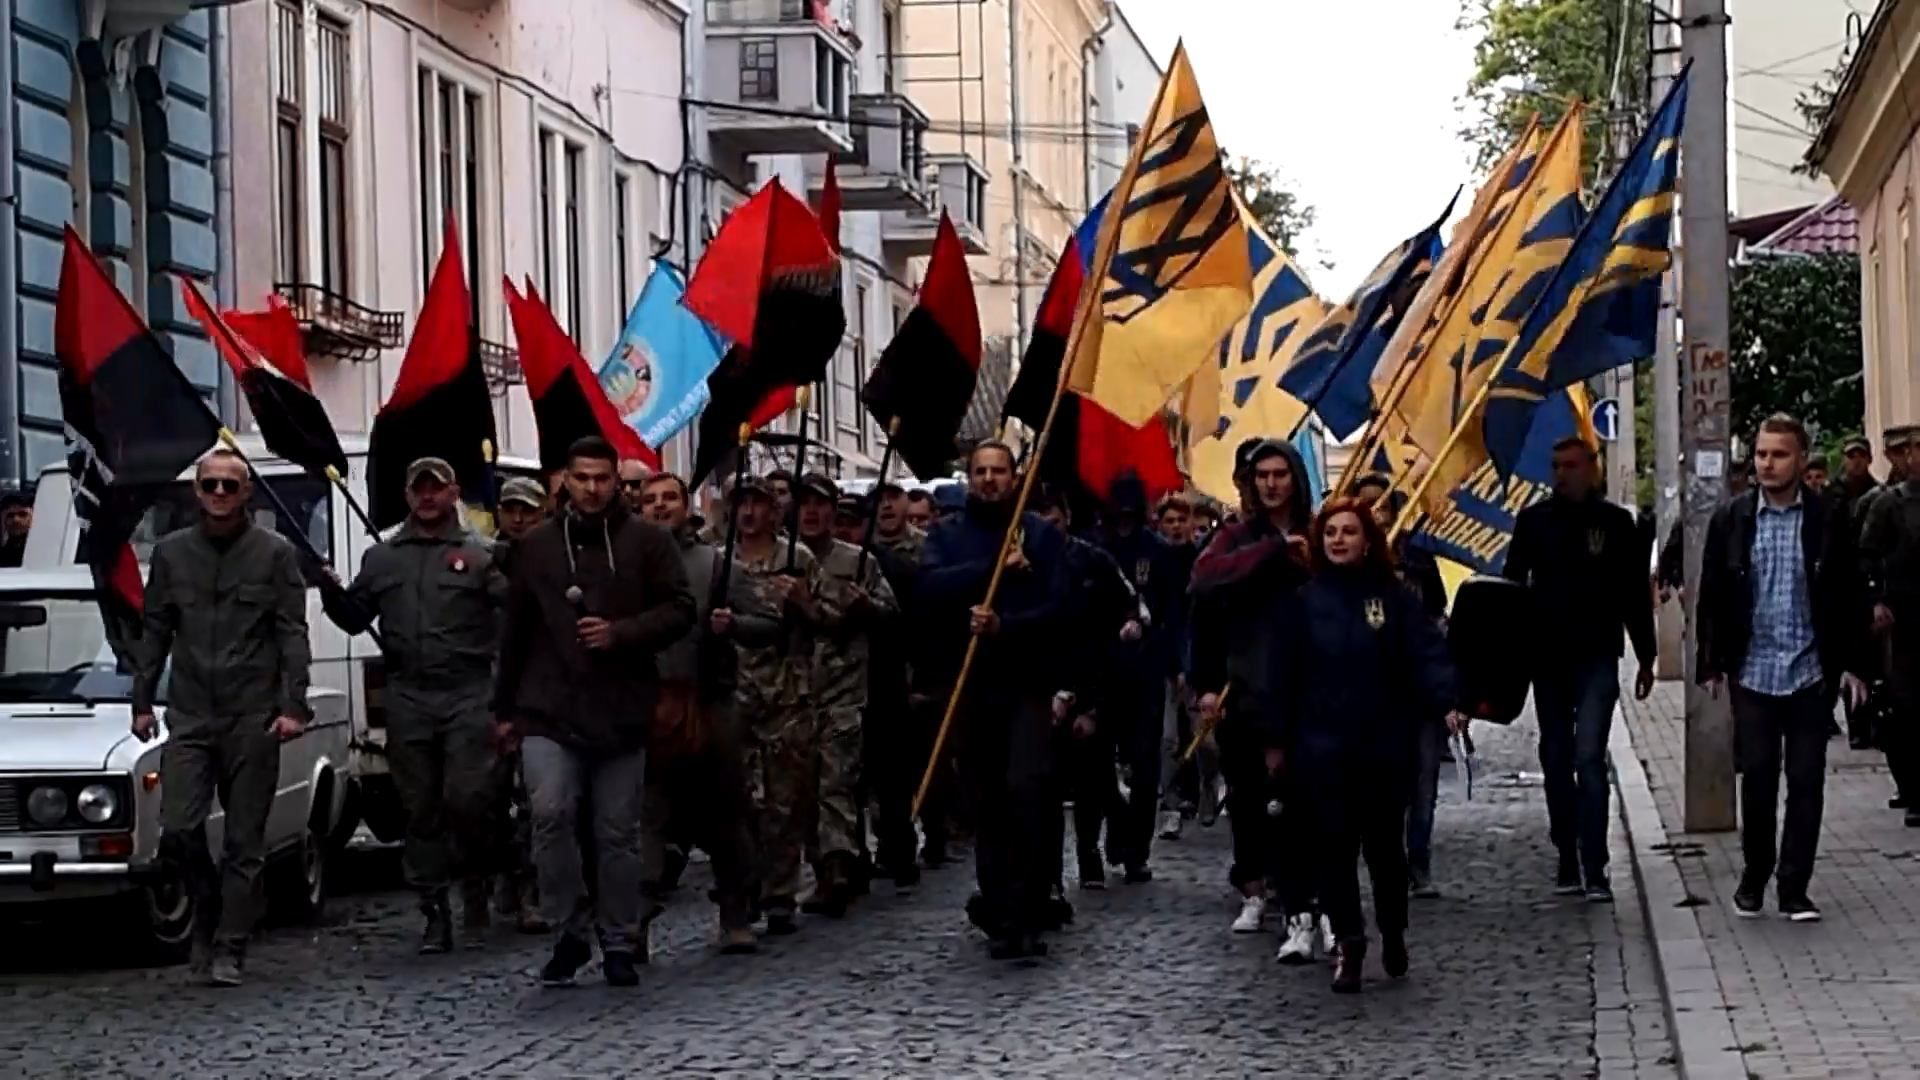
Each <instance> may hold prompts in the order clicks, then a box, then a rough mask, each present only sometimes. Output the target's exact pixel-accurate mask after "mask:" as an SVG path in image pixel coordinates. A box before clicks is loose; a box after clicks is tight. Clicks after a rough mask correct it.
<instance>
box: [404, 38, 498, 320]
mask: <svg viewBox="0 0 1920 1080" xmlns="http://www.w3.org/2000/svg"><path fill="white" fill-rule="evenodd" d="M415 105H416V107H417V109H418V110H419V120H420V160H419V166H420V254H421V258H420V266H421V271H420V272H421V274H422V276H423V278H424V279H425V280H431V279H432V276H433V267H434V262H435V260H437V259H438V258H439V255H440V236H441V230H442V229H443V228H445V223H446V222H447V221H448V220H449V219H451V220H452V221H453V222H454V227H455V228H456V229H457V230H459V232H460V234H461V236H460V253H461V255H462V257H463V258H464V260H465V262H466V267H465V269H466V276H467V293H468V295H469V297H471V300H472V304H473V309H472V310H473V318H474V322H475V324H476V325H478V323H479V321H480V298H481V297H482V296H484V295H486V293H487V290H486V289H484V288H481V287H480V282H481V280H482V278H481V274H480V235H481V233H480V222H481V221H482V218H481V214H480V204H481V199H482V197H483V195H484V187H485V180H484V177H483V176H482V175H481V171H480V162H481V161H482V160H484V155H485V153H486V150H487V147H486V145H485V143H484V140H485V138H486V109H485V103H484V102H483V101H482V99H481V96H480V92H479V91H478V90H475V89H473V88H472V87H470V86H468V85H466V84H465V83H462V82H459V81H456V80H455V79H453V78H450V77H448V76H446V75H443V74H441V73H440V72H439V71H436V70H435V69H433V68H430V67H422V68H421V69H420V85H419V100H418V101H417V102H416V103H415Z"/></svg>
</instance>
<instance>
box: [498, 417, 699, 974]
mask: <svg viewBox="0 0 1920 1080" xmlns="http://www.w3.org/2000/svg"><path fill="white" fill-rule="evenodd" d="M615 462H616V455H615V453H614V450H613V447H611V446H609V445H608V444H607V442H606V440H604V439H600V438H598V437H588V438H583V439H579V440H577V441H575V442H574V444H573V445H572V446H571V447H569V448H568V452H567V467H566V485H567V506H566V509H565V510H563V511H562V512H561V514H560V515H559V516H558V517H556V518H555V519H554V520H552V521H549V522H547V523H545V524H543V525H541V526H540V527H538V528H536V529H534V530H533V531H532V532H531V533H529V534H527V536H526V538H525V539H523V540H521V541H520V546H519V550H518V551H517V552H516V554H515V565H514V573H513V579H512V583H511V589H510V592H509V596H508V604H507V619H506V632H505V635H504V638H503V640H502V642H501V646H500V661H499V675H498V680H497V683H496V688H495V694H494V713H495V715H496V716H497V717H499V718H501V719H502V720H505V721H506V722H507V727H508V731H507V737H508V739H514V738H518V739H520V740H521V747H522V749H521V755H522V757H521V765H522V768H523V769H524V770H525V773H526V781H527V797H528V801H529V802H530V803H531V804H532V808H533V853H534V862H535V865H536V866H537V868H538V871H539V878H540V901H541V904H542V906H543V908H544V914H545V915H546V917H547V920H548V921H549V922H551V923H554V924H556V925H558V926H559V927H560V935H559V939H558V940H557V941H556V942H555V943H554V949H553V956H552V958H551V959H549V960H548V961H547V964H546V967H545V968H544V969H542V971H541V973H540V978H541V982H542V983H544V984H545V985H548V986H567V985H571V984H572V982H573V978H574V975H575V973H577V972H578V971H579V970H580V968H581V966H582V965H584V964H585V963H586V962H587V961H588V960H589V959H590V958H591V957H592V946H591V945H590V944H589V942H588V934H587V931H588V928H589V924H590V922H592V921H593V920H592V918H591V917H590V913H589V912H588V911H587V910H586V908H585V907H584V905H583V904H582V900H583V898H584V894H585V891H586V882H585V878H584V876H583V875H582V872H581V851H580V843H579V839H578V836H577V834H576V828H577V821H578V818H579V816H580V813H581V801H582V798H583V797H585V798H586V799H587V800H588V806H589V809H588V811H587V814H588V816H589V817H590V818H591V820H592V823H593V838H594V847H595V858H596V861H597V862H598V873H597V875H596V879H595V885H596V888H595V892H596V894H597V898H596V899H597V903H596V907H597V909H598V911H597V915H598V919H597V926H598V929H599V931H600V933H601V935H602V942H603V944H602V946H601V947H602V950H603V952H604V957H603V969H604V972H605V975H606V979H607V982H608V984H609V985H612V986H633V985H635V984H637V983H638V982H639V978H640V976H639V972H638V971H637V970H636V969H635V967H634V965H635V961H636V954H637V953H638V952H639V950H641V949H643V948H645V946H646V943H645V941H644V940H643V939H642V932H641V923H640V914H641V913H640V837H639V827H640V799H641V789H642V785H643V783H644V782H645V779H646V750H645V747H646V740H647V734H648V728H649V726H650V721H651V719H652V713H653V708H654V704H655V702H656V700H657V699H658V691H659V669H658V666H657V661H656V658H657V656H658V654H659V653H661V652H662V651H664V650H666V649H668V648H670V647H671V646H672V645H673V644H674V643H676V642H678V641H679V640H680V639H681V638H683V637H684V636H685V635H686V633H687V631H688V629H690V628H691V627H692V626H693V619H694V603H693V594H692V592H691V591H690V589H689V587H688V584H687V571H686V567H685V565H684V564H683V563H682V561H681V558H680V552H679V549H678V547H677V546H676V545H675V543H674V541H673V537H672V535H671V534H669V533H668V532H667V531H666V530H664V529H662V528H660V527H659V526H657V525H652V524H649V523H647V522H643V521H639V520H637V519H635V518H633V517H631V516H630V515H628V513H627V510H626V507H625V505H623V504H622V503H621V502H620V501H619V498H618V493H617V492H616V490H615V486H614V483H615V479H614V478H615V472H614V470H615Z"/></svg>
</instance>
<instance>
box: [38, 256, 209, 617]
mask: <svg viewBox="0 0 1920 1080" xmlns="http://www.w3.org/2000/svg"><path fill="white" fill-rule="evenodd" d="M53 325H54V352H55V353H56V354H57V355H58V356H59V358H60V412H61V417H62V419H63V420H64V421H65V422H66V425H67V430H68V442H69V450H68V454H67V466H68V471H69V476H70V478H71V480H72V483H73V489H74V490H73V506H74V512H75V514H77V515H78V516H79V518H80V525H81V529H82V540H81V554H82V556H83V557H84V558H85V560H86V562H87V565H88V566H89V567H91V568H92V570H93V580H94V588H95V590H96V591H97V592H98V594H99V597H100V610H101V612H102V614H103V615H105V616H106V618H107V627H108V631H109V634H110V636H111V637H112V638H113V639H114V640H115V641H116V645H115V648H116V649H120V648H122V647H123V645H124V639H125V638H126V637H127V636H131V635H135V634H137V632H138V630H137V627H138V621H137V619H136V618H135V616H137V615H138V614H139V612H140V611H141V610H142V609H143V608H144V606H145V592H146V590H145V589H144V587H143V586H142V583H141V579H140V564H139V562H138V561H136V559H135V558H134V553H133V548H132V546H131V545H130V544H129V543H128V541H129V540H130V539H131V538H132V536H133V532H134V529H135V528H136V527H137V526H138V525H139V524H140V519H141V518H142V517H143V516H144V515H145V514H146V512H147V508H148V507H149V506H151V505H152V503H153V499H154V495H155V494H156V493H157V491H158V490H159V489H160V488H161V487H163V486H165V485H168V484H171V483H173V482H174V481H175V480H176V479H178V478H179V476H180V473H181V472H182V471H184V470H185V469H186V468H187V467H188V466H190V465H192V464H193V463H194V462H195V461H196V460H198V459H199V457H200V455H201V454H203V453H205V452H206V451H207V449H208V448H209V447H211V446H212V445H213V444H214V443H215V441H216V440H218V439H219V437H220V423H219V420H218V419H216V418H215V416H214V414H213V410H212V409H210V408H208V407H207V403H206V401H205V399H203V398H202V397H201V396H200V392H199V391H198V390H196V389H194V387H193V384H191V383H189V382H188V381H187V378H186V375H185V374H183V373H182V372H181V371H180V369H179V368H178V367H177V366H175V365H174V362H173V358H172V357H171V356H169V355H168V354H167V352H166V350H165V349H164V348H163V347H162V346H161V345H160V342H159V341H158V340H157V339H155V338H154V336H153V332H152V331H151V330H149V329H148V328H147V325H146V323H144V322H142V321H141V319H140V315H139V313H138V312H136V311H134V310H133V305H131V304H129V303H128V302H127V298H126V297H124V296H122V295H120V290H119V289H118V288H116V287H115V286H114V283H113V279H112V278H111V277H109V276H108V275H107V272H106V270H105V269H104V268H102V267H101V265H100V263H99V261H98V260H97V259H95V258H94V257H93V253H92V252H90V251H88V250H87V246H86V243H85V242H84V241H82V240H81V239H80V237H79V235H78V234H76V233H75V232H74V231H73V230H72V229H71V228H69V229H67V232H66V252H65V255H64V257H63V258H62V260H61V263H60V292H59V297H58V299H57V301H56V302H55V305H54V318H53Z"/></svg>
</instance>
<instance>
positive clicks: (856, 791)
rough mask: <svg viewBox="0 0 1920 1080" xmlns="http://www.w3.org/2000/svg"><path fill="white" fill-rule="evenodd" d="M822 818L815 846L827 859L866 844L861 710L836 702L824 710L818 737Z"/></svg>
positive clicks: (851, 851)
mask: <svg viewBox="0 0 1920 1080" xmlns="http://www.w3.org/2000/svg"><path fill="white" fill-rule="evenodd" d="M814 747H815V751H814V761H815V762H816V765H815V771H816V775H817V778H818V783H819V789H818V791H819V811H818V813H819V817H818V825H817V829H816V832H815V836H814V847H815V850H817V851H818V852H819V854H820V859H821V861H822V862H824V861H825V860H827V859H830V858H832V857H833V856H835V855H843V856H849V857H850V856H853V855H854V854H856V853H857V852H859V851H860V850H862V849H863V848H864V847H865V845H864V844H863V843H861V836H860V831H861V828H862V819H861V815H860V709H859V708H858V707H857V706H847V705H835V706H830V707H828V708H825V709H822V710H820V713H819V729H818V733H817V735H816V737H815V739H814Z"/></svg>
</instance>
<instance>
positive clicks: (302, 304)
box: [273, 281, 406, 360]
mask: <svg viewBox="0 0 1920 1080" xmlns="http://www.w3.org/2000/svg"><path fill="white" fill-rule="evenodd" d="M273 291H274V292H276V293H278V294H279V295H280V298H281V299H283V300H285V301H286V302H287V306H288V307H289V308H291V309H292V310H293V316H294V318H296V319H298V320H300V328H301V330H302V331H303V332H304V333H305V336H306V339H307V341H306V344H307V348H308V349H309V350H311V351H313V352H315V353H319V354H321V355H325V356H336V357H339V358H341V359H343V360H372V359H373V358H374V357H376V356H378V355H379V353H380V350H381V349H391V348H395V347H397V346H398V345H399V344H400V343H401V342H402V341H403V340H405V331H406V319H405V316H404V315H402V314H401V313H400V312H398V311H376V310H375V309H373V308H370V307H367V306H366V305H365V304H359V303H355V302H354V301H352V300H349V299H347V298H346V297H344V296H342V295H340V294H339V293H337V292H334V291H333V290H331V289H329V288H327V287H326V286H324V285H316V284H313V283H311V282H293V281H281V282H276V283H275V284H274V286H273Z"/></svg>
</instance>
